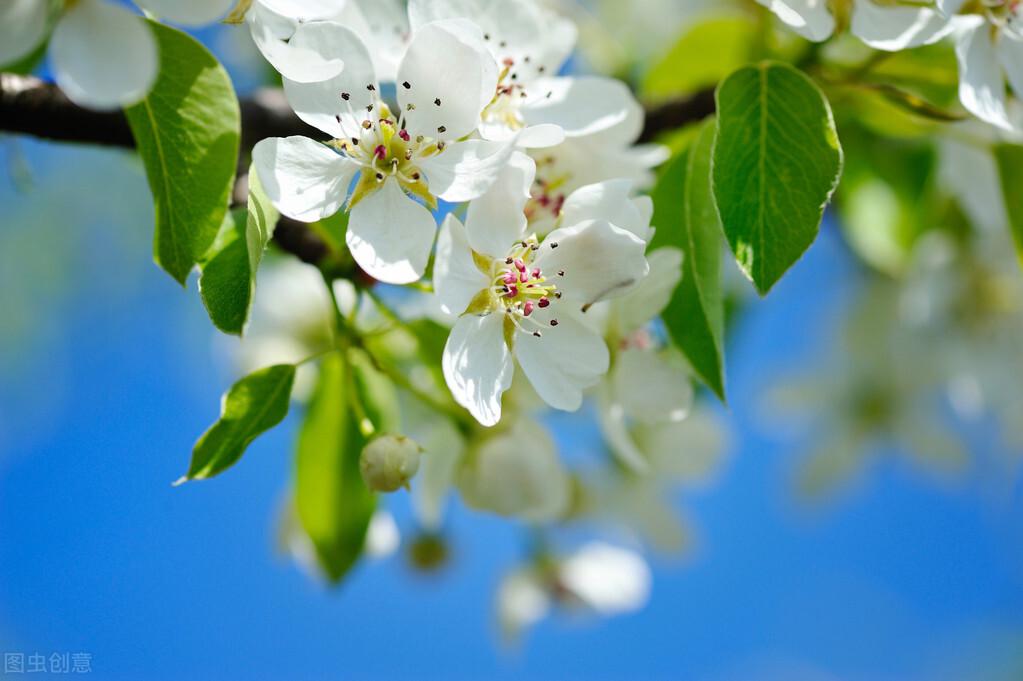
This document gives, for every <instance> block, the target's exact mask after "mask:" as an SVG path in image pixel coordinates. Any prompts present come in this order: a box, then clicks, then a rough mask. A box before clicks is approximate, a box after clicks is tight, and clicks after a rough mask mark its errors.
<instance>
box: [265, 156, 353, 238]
mask: <svg viewBox="0 0 1023 681" xmlns="http://www.w3.org/2000/svg"><path fill="white" fill-rule="evenodd" d="M252 162H253V164H254V165H255V167H256V173H257V174H258V175H259V181H260V183H262V185H263V188H264V189H265V190H266V195H267V196H268V197H269V198H270V201H271V202H273V204H274V206H276V207H277V210H279V211H281V213H283V214H284V215H287V216H288V217H289V218H293V219H295V220H301V221H302V222H314V221H316V220H320V219H322V218H326V217H330V216H331V215H334V214H335V213H337V212H338V210H340V209H341V205H342V204H343V203H344V201H345V197H346V196H347V195H348V186H349V185H350V184H351V182H352V178H354V177H355V173H356V172H357V171H358V169H359V168H358V166H357V165H355V164H354V163H353V162H352V161H350V160H349V159H347V158H345V157H344V156H341V155H340V154H338V153H336V152H334V151H332V150H331V149H329V148H327V147H325V146H324V145H322V144H320V143H319V142H314V141H313V140H311V139H309V138H307V137H299V136H295V137H284V138H282V137H271V138H269V139H265V140H261V141H260V142H259V143H258V144H256V146H255V148H253V150H252Z"/></svg>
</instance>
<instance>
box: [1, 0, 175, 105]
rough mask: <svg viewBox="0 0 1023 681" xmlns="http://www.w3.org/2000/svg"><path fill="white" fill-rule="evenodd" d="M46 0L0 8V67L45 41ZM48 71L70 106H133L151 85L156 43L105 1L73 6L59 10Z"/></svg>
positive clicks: (16, 1) (21, 0)
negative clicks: (73, 103)
mask: <svg viewBox="0 0 1023 681" xmlns="http://www.w3.org/2000/svg"><path fill="white" fill-rule="evenodd" d="M51 8H52V4H51V3H50V2H49V1H48V0H4V2H2V3H0V65H4V64H9V63H11V62H14V61H16V60H18V59H21V58H23V57H26V56H28V54H29V53H31V52H32V50H33V49H35V48H36V47H37V46H38V45H39V44H40V43H42V42H43V40H44V39H45V38H46V34H47V31H48V30H49V29H50V26H51V24H50V20H49V19H50V16H51ZM49 55H50V66H51V68H52V71H53V76H54V79H55V80H56V81H57V85H59V86H60V88H61V90H63V91H64V93H65V94H66V95H67V96H68V97H69V98H70V99H71V100H72V101H73V102H75V103H76V104H79V105H81V106H84V107H88V108H92V109H101V110H103V109H116V108H119V107H123V106H128V105H131V104H135V103H136V102H138V101H139V100H141V99H142V98H143V97H145V96H146V93H148V92H149V89H150V88H151V87H152V85H153V82H154V81H155V80H156V74H157V70H158V68H159V66H158V65H159V60H158V57H157V48H156V39H155V38H154V37H153V34H152V32H151V31H150V30H149V27H148V26H146V23H145V21H144V20H143V19H142V17H140V16H138V15H137V14H133V13H132V12H131V10H129V9H127V8H126V7H122V6H120V5H117V4H114V3H111V2H106V1H105V0H79V1H78V2H75V3H70V4H68V5H66V6H65V7H64V8H62V9H61V10H60V12H59V13H58V15H57V19H56V23H55V24H53V33H52V34H51V37H50V45H49Z"/></svg>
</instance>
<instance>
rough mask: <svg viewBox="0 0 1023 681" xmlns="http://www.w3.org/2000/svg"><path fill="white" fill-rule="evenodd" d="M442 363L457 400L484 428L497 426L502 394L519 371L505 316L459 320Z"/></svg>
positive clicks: (449, 337) (470, 317) (496, 315)
mask: <svg viewBox="0 0 1023 681" xmlns="http://www.w3.org/2000/svg"><path fill="white" fill-rule="evenodd" d="M442 364H443V368H444V380H445V381H446V382H447V384H448V389H449V390H450V391H451V394H452V396H453V397H454V398H455V401H456V402H458V403H459V404H460V405H462V406H463V407H465V408H466V409H468V410H469V413H470V414H472V415H473V417H474V418H475V419H476V420H477V421H479V422H480V423H481V424H482V425H484V426H488V427H489V426H494V425H497V423H498V421H500V420H501V395H502V394H503V393H504V392H505V391H506V390H508V388H510V387H511V382H512V376H513V375H514V371H515V365H514V363H513V362H512V356H511V352H509V350H508V346H507V345H506V344H505V342H504V316H503V315H500V314H491V315H487V316H485V317H476V316H474V315H466V316H464V317H461V318H459V320H458V321H457V322H456V323H455V326H454V328H453V329H451V335H450V336H448V342H447V344H446V345H445V346H444V358H443V362H442Z"/></svg>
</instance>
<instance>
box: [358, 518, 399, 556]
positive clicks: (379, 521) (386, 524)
mask: <svg viewBox="0 0 1023 681" xmlns="http://www.w3.org/2000/svg"><path fill="white" fill-rule="evenodd" d="M400 544H401V532H399V531H398V523H396V522H394V516H393V515H391V514H390V513H388V512H387V511H385V510H383V509H378V510H377V511H376V513H374V514H373V517H372V518H370V521H369V528H368V529H367V530H366V539H365V542H364V543H363V551H364V552H365V554H366V555H367V556H368V557H370V558H373V559H375V560H380V559H381V558H387V557H388V556H390V555H392V554H393V553H394V552H395V551H397V550H398V546H399V545H400Z"/></svg>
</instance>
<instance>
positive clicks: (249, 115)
mask: <svg viewBox="0 0 1023 681" xmlns="http://www.w3.org/2000/svg"><path fill="white" fill-rule="evenodd" d="M240 106H241V117H242V141H241V155H240V156H241V157H240V158H239V165H240V166H241V168H242V170H243V171H244V169H245V166H244V164H247V163H248V158H249V154H250V153H251V151H252V147H253V146H254V145H255V144H256V142H258V141H259V140H261V139H264V138H266V137H287V136H289V135H305V136H307V137H313V138H314V139H315V138H317V137H322V136H323V135H322V133H320V132H319V131H318V130H316V129H315V128H313V127H311V126H309V125H307V124H305V123H303V122H302V121H300V120H299V119H298V117H297V116H295V114H294V113H293V112H292V110H291V108H290V107H289V106H288V103H287V101H286V100H285V99H284V94H283V92H282V91H281V90H279V89H263V90H258V91H257V92H256V93H255V94H253V95H252V96H250V97H245V98H242V99H241V100H240ZM713 113H714V91H713V89H708V90H704V91H701V92H698V93H696V94H694V95H691V96H689V97H685V98H681V99H676V100H669V101H667V102H664V103H662V104H659V105H657V106H653V107H650V108H648V109H647V111H646V123H645V126H644V129H643V134H642V136H641V137H640V140H639V141H641V142H649V141H652V140H654V139H656V138H657V137H658V136H659V135H660V134H661V133H664V132H667V131H669V130H674V129H676V128H679V127H682V126H683V125H686V124H688V123H694V122H696V121H699V120H702V119H703V118H706V117H707V116H709V115H711V114H713ZM3 132H9V133H18V134H23V135H31V136H33V137H38V138H40V139H47V140H55V141H58V142H80V143H84V144H98V145H104V146H111V147H120V148H124V149H132V148H134V147H135V139H134V138H133V137H132V134H131V129H130V128H129V127H128V120H127V118H125V115H124V112H123V111H120V110H117V111H92V110H90V109H85V108H82V107H80V106H78V105H76V104H74V103H73V102H72V101H71V100H69V99H68V98H67V97H66V96H65V95H64V93H63V92H61V91H60V89H59V88H58V87H57V86H56V85H53V84H52V83H47V82H45V81H42V80H40V79H38V78H35V77H33V76H20V75H15V74H11V73H0V133H3ZM239 176H240V177H239V181H240V182H241V181H243V177H242V173H239ZM239 194H241V196H239ZM244 200H245V199H244V192H240V191H236V201H237V202H239V203H243V202H244ZM274 242H275V243H276V244H277V245H278V246H279V247H281V248H282V249H283V250H285V251H287V252H289V253H292V254H294V255H295V256H297V257H298V258H300V259H301V260H303V261H305V262H309V263H312V264H316V263H318V262H319V261H320V260H321V259H322V258H323V257H324V256H325V255H326V254H327V253H328V252H329V249H328V247H327V245H326V244H325V243H323V241H322V240H321V239H320V238H319V236H317V235H316V234H315V233H314V232H313V231H312V230H310V229H308V228H307V227H306V226H305V225H303V224H302V223H300V222H295V221H293V220H288V219H286V218H285V219H282V220H281V222H280V223H279V224H278V226H277V230H276V232H275V233H274Z"/></svg>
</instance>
